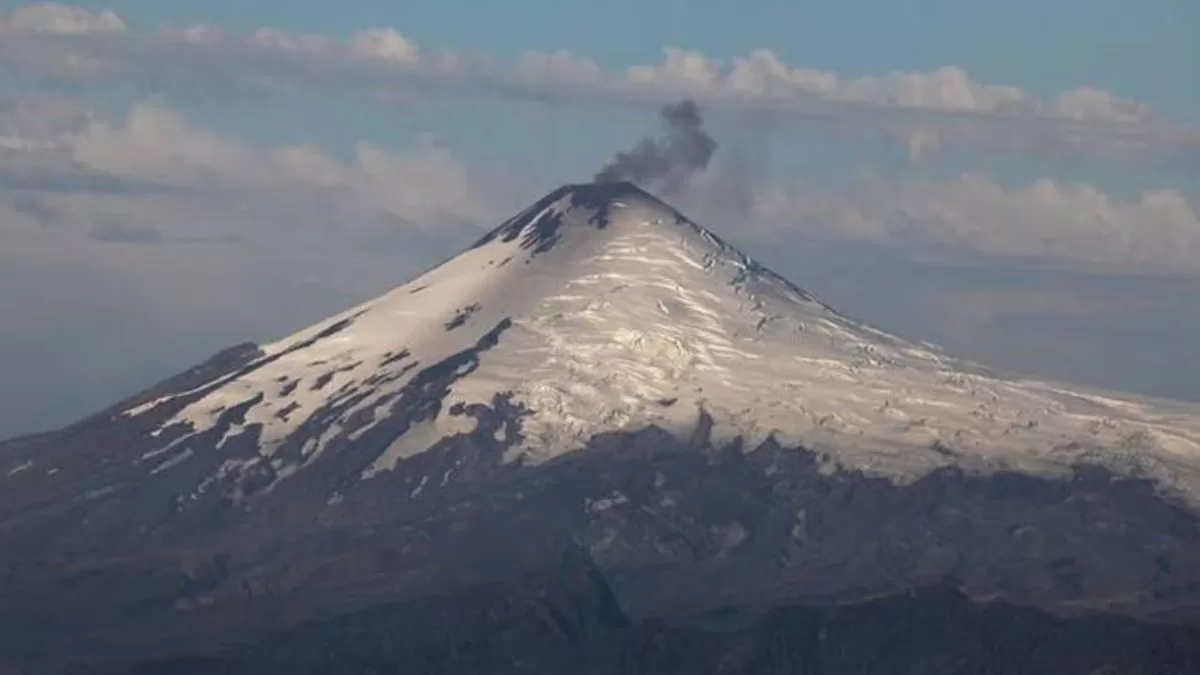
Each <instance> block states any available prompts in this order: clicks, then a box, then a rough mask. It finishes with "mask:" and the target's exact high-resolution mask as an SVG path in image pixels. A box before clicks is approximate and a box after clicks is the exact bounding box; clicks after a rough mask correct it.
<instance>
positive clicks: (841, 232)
mask: <svg viewBox="0 0 1200 675" xmlns="http://www.w3.org/2000/svg"><path fill="white" fill-rule="evenodd" d="M750 203H751V204H752V206H751V218H752V220H754V221H755V222H757V223H759V224H760V227H765V228H767V231H768V232H775V234H776V236H777V234H778V230H777V229H776V228H779V227H803V228H804V229H805V231H807V232H810V233H819V234H823V235H835V236H840V237H847V236H848V237H852V238H855V239H860V240H865V241H872V242H878V243H885V244H893V245H903V246H906V247H913V248H916V249H920V250H926V251H928V250H938V249H943V250H946V249H948V250H950V251H958V252H963V251H969V252H977V253H986V254H1000V255H1020V256H1040V257H1048V258H1056V259H1061V260H1072V261H1079V262H1093V263H1106V264H1112V265H1120V266H1122V267H1125V268H1130V267H1140V268H1159V269H1164V270H1170V271H1173V272H1177V273H1185V274H1189V275H1194V274H1195V270H1197V269H1200V209H1197V207H1196V206H1195V205H1194V204H1192V203H1191V202H1190V201H1189V199H1188V198H1187V197H1186V196H1185V195H1184V194H1183V193H1182V192H1180V191H1178V190H1174V189H1167V188H1163V189H1154V190H1146V191H1144V192H1142V193H1141V194H1140V195H1137V196H1135V197H1132V198H1128V199H1121V198H1118V197H1115V196H1113V195H1111V194H1108V193H1106V192H1105V191H1103V190H1101V189H1100V188H1098V187H1095V186H1093V185H1088V184H1083V183H1064V182H1058V181H1055V180H1051V179H1042V180H1038V181H1036V182H1033V183H1030V184H1027V185H1023V186H1005V185H1003V184H1001V183H1000V182H998V181H996V180H995V179H994V178H993V177H991V176H989V175H988V174H986V173H983V172H978V171H976V172H969V173H965V174H963V175H961V176H958V177H957V178H953V179H950V180H931V179H919V178H890V177H884V176H880V175H877V174H873V173H870V174H864V175H862V176H861V177H860V178H859V179H858V180H857V181H856V182H854V183H853V184H852V185H851V186H849V187H844V186H842V187H837V186H827V185H821V186H813V185H806V184H804V183H795V184H777V185H773V186H760V187H758V188H756V189H755V190H754V194H753V196H752V197H751V199H750Z"/></svg>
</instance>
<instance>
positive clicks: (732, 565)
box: [0, 183, 1200, 672]
mask: <svg viewBox="0 0 1200 675" xmlns="http://www.w3.org/2000/svg"><path fill="white" fill-rule="evenodd" d="M1198 508H1200V410H1198V409H1197V408H1196V407H1195V406H1188V405H1184V404H1181V403H1174V402H1170V401H1160V400H1148V399H1141V398H1133V397H1127V396H1124V397H1123V396H1117V395H1113V394H1108V393H1103V392H1096V391H1088V390H1082V389H1079V388H1073V387H1068V386H1064V385H1059V384H1055V383H1050V382H1041V381H1033V380H1028V379H1019V378H1014V377H1011V376H1006V375H1003V374H995V373H992V372H990V371H988V370H987V369H985V368H982V367H980V366H978V365H975V364H971V363H965V362H962V361H959V360H956V359H953V358H951V357H949V356H947V355H946V354H943V353H941V352H940V351H939V350H938V349H936V348H935V347H933V346H931V345H927V344H922V343H918V342H913V341H910V340H906V339H903V338H900V337H897V336H893V335H890V334H887V333H885V332H882V331H880V330H877V329H875V328H872V327H870V326H867V325H864V324H862V323H859V322H856V321H853V320H851V319H849V318H846V317H844V316H842V315H840V314H838V313H837V312H836V311H834V310H833V309H831V308H829V307H827V306H825V305H823V304H822V303H820V302H819V301H818V300H816V299H815V298H814V297H812V296H811V295H809V294H808V293H806V292H805V291H803V290H801V289H800V288H798V287H797V286H795V285H794V284H792V283H790V282H788V281H787V280H785V279H783V278H781V277H780V276H779V275H777V274H775V273H773V272H771V271H770V270H768V269H765V268H764V267H762V266H761V265H758V264H756V263H755V262H754V261H753V260H751V259H749V258H747V257H746V256H744V255H742V254H741V253H739V252H738V251H736V250H735V249H734V248H732V247H731V246H729V245H728V244H726V243H725V242H724V241H723V240H721V239H720V238H719V237H717V236H715V235H714V234H712V233H711V232H709V231H708V230H706V229H704V228H702V227H700V226H698V225H696V224H695V223H693V222H691V221H690V220H688V219H687V218H686V217H684V216H683V215H682V214H680V213H679V212H678V211H676V210H674V209H672V208H670V207H669V206H667V205H665V204H663V203H662V202H661V201H659V200H658V199H656V198H654V197H653V196H651V195H649V194H647V193H645V192H643V191H642V190H640V189H639V188H637V187H636V186H634V185H632V184H629V183H613V184H583V185H568V186H564V187H562V188H560V189H558V190H556V191H554V192H552V193H550V194H549V195H547V196H546V197H545V198H543V199H541V200H539V201H538V202H536V203H535V204H533V205H532V206H531V207H529V208H528V209H525V210H524V211H522V212H521V213H519V214H517V215H516V216H514V217H513V218H511V219H510V220H508V221H507V222H505V223H503V224H502V225H501V226H500V227H498V228H497V229H495V230H494V231H492V232H491V233H489V234H488V235H487V236H485V237H484V238H482V239H481V240H480V241H479V242H477V243H476V244H475V245H474V246H473V247H471V248H470V249H468V250H466V251H464V252H463V253H461V254H460V255H458V256H456V257H454V258H452V259H450V260H448V261H446V262H444V263H442V264H441V265H438V266H436V267H434V268H432V269H430V270H429V271H427V272H426V273H424V274H422V275H421V276H419V277H418V278H416V279H415V280H413V281H412V282H410V283H408V284H405V285H404V286H401V287H399V288H396V289H394V290H392V291H390V292H388V293H386V294H385V295H382V296H380V297H379V298H376V299H374V300H371V301H369V302H366V303H364V304H362V305H360V306H358V307H355V308H353V309H350V310H348V311H346V312H344V313H342V314H339V315H337V316H334V317H331V318H329V319H327V320H324V321H321V322H319V323H317V324H315V325H314V326H312V327H310V328H307V329H304V330H302V331H300V332H298V333H296V334H295V335H292V336H289V337H287V338H284V339H283V340H280V341H278V342H275V343H272V344H268V345H264V346H261V347H260V346H257V345H253V344H245V345H240V346H237V347H233V348H231V349H228V350H225V351H223V352H221V353H220V354H217V355H216V356H214V357H213V358H212V359H210V360H209V361H208V362H206V363H204V364H201V365H199V366H197V367H195V368H193V369H191V370H188V371H186V372H184V373H182V374H180V375H178V376H176V377H174V378H172V379H170V380H168V381H166V382H164V383H162V384H160V385H158V386H156V387H154V388H152V389H151V390H149V391H147V392H144V393H142V394H140V395H138V396H136V397H134V398H132V399H130V400H127V401H123V402H120V403H119V404H117V405H115V406H114V407H112V408H110V409H109V410H106V411H103V412H101V413H99V414H97V415H95V416H92V417H90V418H88V419H85V420H83V421H81V422H79V423H77V424H75V425H72V426H70V427H68V428H65V429H62V430H59V431H56V432H52V433H48V434H43V435H40V436H36V437H30V438H25V439H17V440H14V441H10V442H8V443H5V444H2V445H0V636H2V637H0V654H5V655H7V656H5V658H7V659H8V661H9V662H11V663H13V664H18V663H19V664H24V665H25V666H27V667H35V666H37V667H42V668H46V669H54V668H61V667H64V663H65V661H64V659H66V660H69V661H72V662H78V663H100V662H104V663H124V662H127V661H132V660H149V659H159V658H168V657H170V656H172V655H174V654H178V653H183V652H199V651H204V650H206V649H216V646H217V645H221V644H228V643H231V642H232V643H253V642H254V641H255V640H267V639H283V638H278V637H276V638H268V637H265V636H271V635H274V636H278V635H279V633H278V631H280V630H285V629H288V627H289V626H312V625H320V626H327V627H328V626H339V625H341V624H337V623H336V619H335V618H336V617H346V616H353V615H355V613H358V612H363V611H370V608H373V607H380V606H385V605H388V606H390V605H391V604H392V603H398V602H401V603H402V602H408V601H412V602H417V600H415V599H418V598H426V599H428V598H461V597H463V596H462V593H464V592H466V591H464V589H472V588H479V587H481V586H480V585H483V586H482V587H488V586H487V585H488V584H507V583H511V582H512V580H514V579H521V578H525V577H526V576H527V575H530V574H534V575H535V577H536V576H537V575H539V574H540V575H543V576H544V575H545V573H546V570H547V568H548V567H550V568H553V567H554V564H555V563H549V562H547V561H557V560H559V559H560V558H561V557H562V556H564V555H568V554H569V555H571V556H581V557H582V559H584V560H586V561H587V563H586V565H587V569H589V570H592V571H594V572H595V574H596V575H598V576H599V577H600V578H602V579H603V586H604V588H605V589H606V590H605V592H606V593H609V592H611V594H612V597H613V598H614V602H615V603H616V604H617V606H619V607H620V612H621V616H622V617H624V619H623V620H624V621H626V622H634V623H635V624H636V625H638V626H641V625H642V624H641V623H638V622H643V621H648V620H652V619H653V620H658V619H664V618H672V617H694V616H701V615H704V613H705V612H709V611H711V610H713V609H714V608H717V607H737V608H738V611H745V612H751V613H763V612H770V611H771V608H777V607H780V606H783V605H789V606H792V607H799V606H802V605H804V606H812V607H826V608H828V607H832V606H837V605H845V604H847V603H856V602H865V601H868V600H871V599H874V598H879V597H881V596H887V595H890V594H896V593H905V592H908V591H909V590H911V589H914V588H922V587H928V586H931V585H933V586H935V587H937V588H947V587H950V588H953V589H955V592H956V593H960V594H961V598H967V599H970V600H971V601H973V602H976V601H977V602H985V601H993V600H1002V601H1003V602H1004V603H1008V604H1004V605H997V607H1001V606H1002V607H1009V606H1011V605H1025V606H1028V607H1029V609H1028V611H1031V612H1048V613H1049V614H1045V615H1044V616H1045V617H1047V618H1046V619H1045V620H1046V621H1049V622H1051V624H1048V625H1054V624H1053V622H1054V621H1060V620H1061V621H1068V620H1069V619H1067V618H1062V617H1064V616H1065V615H1078V614H1081V613H1091V612H1104V613H1107V614H1110V615H1113V614H1116V615H1123V616H1124V617H1127V619H1122V620H1129V621H1134V622H1135V624H1136V625H1139V626H1140V625H1144V624H1138V623H1136V622H1146V621H1155V622H1161V621H1166V622H1193V621H1196V620H1197V619H1198V617H1200V611H1198V610H1200V527H1198V520H1197V513H1198V511H1197V509H1198ZM589 574H590V573H589ZM553 576H554V575H553V574H551V575H550V577H551V578H553ZM537 578H542V577H537ZM589 578H590V577H589ZM947 585H949V586H947ZM522 588H526V586H522ZM546 588H547V589H551V590H547V591H545V592H544V593H543V592H539V593H540V595H539V594H537V593H535V594H534V595H535V596H537V597H542V596H545V595H546V594H547V593H549V594H550V595H551V596H553V595H555V594H556V593H559V592H560V591H555V590H553V589H560V588H561V585H558V584H554V583H551V584H548V585H547V586H546ZM522 592H524V591H522ZM521 597H524V596H521ZM922 597H924V596H922ZM939 597H941V596H939ZM955 597H960V596H955ZM427 601H428V600H422V601H420V602H427ZM430 602H431V601H430ZM447 602H457V601H456V600H447ZM502 604H503V603H502ZM468 606H473V605H468ZM480 611H483V610H480ZM489 611H490V610H489ZM582 611H584V612H585V613H587V612H590V611H592V609H587V610H582ZM597 611H599V610H597ZM813 611H824V610H816V609H814V610H813ZM830 611H832V610H830ZM1013 611H1016V610H1013ZM1021 611H1025V610H1021ZM951 614H952V613H951ZM603 615H605V614H604V611H600V614H598V615H597V616H603ZM755 616H759V614H755ZM1039 616H1043V615H1041V614H1039ZM1055 617H1057V618H1055ZM330 621H334V623H332V624H330V623H328V622H330ZM756 621H757V620H756ZM314 622H315V623H314ZM322 622H326V623H322ZM449 623H452V624H454V625H459V626H465V625H474V624H471V623H470V622H463V621H459V620H455V621H453V622H449ZM449 623H448V624H447V625H449ZM481 625H482V624H481ZM755 625H759V624H757V623H756V624H755ZM1071 625H1076V624H1071ZM1088 625H1090V624H1088ZM1145 625H1148V624H1145ZM329 630H330V631H333V633H332V634H340V633H339V632H338V631H342V630H343V629H342V628H329ZM480 630H483V629H480ZM1146 630H1152V629H1151V628H1146ZM1163 630H1167V629H1163ZM481 635H490V633H489V632H487V631H485V632H484V633H481ZM1097 635H1099V634H1097ZM66 636H70V639H71V640H72V643H71V644H72V645H73V646H72V649H71V650H69V651H70V653H69V654H64V651H63V649H62V641H63V640H64V639H65V637H66ZM330 639H331V640H333V638H330ZM396 639H397V640H398V641H399V643H401V644H404V638H403V636H400V637H397V638H396ZM1156 639H1157V638H1156ZM334 641H335V642H336V640H334ZM1185 642H1186V640H1185ZM1155 644H1158V643H1155ZM1187 644H1191V643H1187ZM530 647H531V648H533V645H532V644H531V645H530ZM506 654H507V652H506ZM258 666H259V667H261V666H262V664H261V663H260V664H258ZM363 672H369V671H363ZM431 672H432V671H431ZM497 672H500V671H497ZM530 672H532V671H530ZM614 672H617V671H614ZM631 672H633V671H631ZM763 672H768V671H763ZM770 672H774V671H770ZM780 672H784V671H780ZM864 672H866V671H864ZM931 672H932V671H931ZM947 672H952V671H947ZM1064 672H1065V671H1064ZM1117 672H1124V671H1117ZM1174 672H1180V671H1174Z"/></svg>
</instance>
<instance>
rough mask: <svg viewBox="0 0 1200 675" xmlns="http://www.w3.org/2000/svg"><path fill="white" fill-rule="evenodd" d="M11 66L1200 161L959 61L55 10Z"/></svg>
mask: <svg viewBox="0 0 1200 675" xmlns="http://www.w3.org/2000/svg"><path fill="white" fill-rule="evenodd" d="M0 65H3V66H4V67H6V68H9V69H12V70H13V72H18V73H20V74H22V75H23V76H26V77H31V78H35V79H36V78H41V79H44V80H46V81H53V82H67V83H72V84H81V83H82V84H87V83H106V82H114V81H119V82H122V83H124V84H126V85H130V86H134V87H143V88H146V89H150V90H153V91H154V92H157V93H168V94H170V93H179V94H184V95H187V96H196V95H199V94H207V95H221V96H229V95H247V94H253V95H286V94H289V93H297V92H306V91H318V92H329V91H334V92H343V93H348V94H353V95H359V96H363V97H366V98H368V99H370V100H373V101H377V102H379V103H381V104H386V105H394V104H397V103H398V102H401V103H404V104H411V103H413V102H419V101H421V100H425V99H429V98H436V97H445V96H485V97H493V98H501V99H511V100H521V101H538V102H544V103H547V104H553V105H572V106H596V105H604V104H609V105H623V106H654V107H660V106H662V105H664V104H667V103H670V102H673V101H677V100H680V99H682V98H690V99H692V100H694V101H695V102H697V103H698V104H700V105H703V106H705V107H706V108H708V109H710V110H712V111H720V112H724V113H727V114H739V115H743V116H744V117H746V118H748V119H753V120H755V121H756V123H758V124H761V125H766V126H774V127H782V128H790V127H795V126H797V125H806V126H811V125H814V124H819V125H823V127H822V128H824V129H827V130H830V131H831V132H836V133H843V134H854V135H864V134H865V135H869V136H878V137H880V138H886V139H890V140H892V141H895V142H898V143H900V144H902V145H903V146H904V148H905V149H906V150H907V151H908V152H909V153H910V155H911V156H913V157H914V158H920V157H924V156H927V155H930V154H932V153H936V152H940V151H946V150H972V151H975V150H978V151H1007V152H1021V153H1045V152H1058V153H1064V152H1066V153H1085V154H1097V153H1099V154H1101V155H1104V156H1105V157H1109V158H1138V159H1140V160H1143V161H1145V160H1148V159H1154V160H1155V161H1161V162H1165V163H1167V164H1183V165H1185V166H1188V167H1191V168H1194V167H1195V166H1196V164H1197V163H1196V161H1195V160H1196V159H1197V157H1198V154H1200V129H1198V128H1197V126H1195V125H1185V124H1181V123H1177V122H1172V121H1170V120H1167V119H1165V118H1163V117H1162V116H1161V115H1159V114H1158V113H1157V112H1156V111H1155V110H1154V109H1153V108H1151V107H1150V106H1148V105H1146V104H1144V103H1141V102H1139V101H1135V100H1131V99H1128V98H1124V97H1121V96H1118V95H1116V94H1113V93H1111V92H1107V91H1104V90H1101V89H1097V88H1093V87H1080V88H1077V89H1073V90H1070V91H1066V92H1063V93H1061V94H1059V95H1057V96H1055V97H1053V98H1049V99H1044V98H1039V97H1038V96H1036V95H1034V94H1032V93H1031V92H1028V91H1026V90H1023V89H1021V88H1018V87H1014V86H1009V85H998V84H985V83H980V82H977V81H975V80H973V79H972V78H971V76H970V75H969V74H968V73H967V72H965V71H964V70H962V69H961V68H958V67H955V66H946V67H943V68H939V69H936V70H933V71H930V72H895V73H885V74H881V75H873V76H865V77H858V78H845V77H842V76H839V75H838V74H836V73H831V72H826V71H820V70H815V69H811V68H806V67H803V66H797V65H791V64H788V63H786V62H784V61H783V60H782V59H781V58H780V57H779V56H778V55H777V54H776V53H775V52H773V51H771V50H768V49H758V50H754V51H752V52H751V53H749V54H747V55H744V56H740V57H736V58H734V59H732V60H731V61H730V62H729V63H720V62H718V61H716V60H714V59H712V58H709V57H707V56H705V55H704V54H701V53H698V52H695V51H688V50H684V49H679V48H668V49H667V50H666V51H665V57H664V60H663V61H662V62H661V63H658V64H647V65H638V66H634V67H631V68H628V69H626V70H623V71H613V70H608V69H606V68H604V67H602V66H600V65H598V64H597V63H595V62H593V61H590V60H588V59H586V58H582V57H579V56H576V55H573V54H570V53H567V52H558V53H550V54H547V53H529V54H526V55H525V56H523V57H522V58H520V59H518V60H517V61H515V62H512V63H507V62H500V61H497V60H495V59H491V58H488V57H485V56H480V55H476V54H470V53H465V52H457V51H445V50H441V51H438V50H428V49H425V48H423V47H421V46H419V45H417V44H416V43H415V42H414V41H413V40H411V39H409V38H407V37H406V36H404V35H403V34H401V33H399V32H397V31H396V30H395V29H392V28H386V27H379V28H372V29H369V30H364V31H361V32H358V33H356V34H354V35H352V36H350V37H349V38H346V39H335V38H331V37H329V36H325V35H319V34H305V33H294V32H288V31H283V30H278V29H273V28H262V29H259V30H258V31H255V32H253V33H249V34H238V33H231V32H228V31H225V30H222V29H220V28H216V27H213V26H204V25H194V26H183V27H158V28H151V29H140V28H135V27H132V26H131V25H129V24H128V23H127V22H126V21H125V20H123V19H122V18H121V17H120V16H118V15H116V14H114V13H112V12H107V11H106V12H91V11H88V10H85V9H82V8H77V7H71V6H67V5H61V4H55V3H42V4H35V5H29V6H25V7H19V8H16V9H14V10H12V11H11V12H9V13H8V14H7V15H3V16H0Z"/></svg>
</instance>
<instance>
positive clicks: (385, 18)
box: [74, 0, 1200, 119]
mask: <svg viewBox="0 0 1200 675" xmlns="http://www.w3.org/2000/svg"><path fill="white" fill-rule="evenodd" d="M74 4H76V5H79V6H83V7H93V8H107V9H113V10H115V11H117V12H118V13H119V14H121V15H122V16H125V17H129V18H130V19H131V20H132V21H134V22H137V23H142V24H154V23H163V22H169V23H181V24H182V23H193V22H207V23H217V24H221V25H224V26H228V27H231V28H238V29H242V30H251V29H254V28H258V27H261V26H274V27H280V28H288V29H292V30H300V31H311V32H321V33H340V34H349V33H351V32H353V31H355V30H360V29H363V28H367V27H372V26H391V27H395V28H397V29H398V30H400V31H401V32H402V33H404V34H406V35H409V36H412V37H414V38H415V39H417V40H418V41H419V42H421V43H423V44H426V45H432V46H443V47H448V48H454V49H464V50H478V51H482V52H486V53H489V54H492V55H495V56H498V57H512V56H516V55H518V54H520V53H522V52H524V51H527V50H538V51H554V50H559V49H565V50H570V51H572V52H575V53H578V54H584V55H587V56H589V57H591V58H593V59H596V60H598V61H600V62H602V63H604V64H607V65H610V66H614V67H623V66H627V65H631V64H633V63H644V62H651V61H655V60H657V59H658V58H659V56H660V54H661V50H662V48H663V46H666V45H674V46H680V47H686V48H689V49H697V50H700V51H703V52H705V53H707V54H710V55H712V56H715V57H724V58H728V57H731V56H733V55H736V54H743V53H745V52H747V51H749V50H751V49H754V48H757V47H770V48H772V49H774V50H776V51H777V52H779V53H780V54H781V55H782V56H783V57H784V58H785V60H787V61H789V62H792V63H802V64H806V65H808V66H811V67H815V68H820V69H827V70H834V71H838V72H840V73H844V74H846V75H852V76H853V75H866V74H870V73H878V72H883V71H888V70H896V69H900V70H930V69H933V68H936V67H938V66H943V65H958V66H961V67H963V68H965V69H966V70H967V71H968V72H970V73H972V74H973V75H974V76H976V77H977V78H979V79H982V80H984V81H988V82H999V83H1012V84H1018V85H1020V86H1022V87H1025V88H1027V89H1030V90H1032V91H1035V92H1038V93H1042V94H1052V93H1055V92H1057V91H1061V90H1065V89H1068V88H1071V87H1074V86H1078V85H1080V84H1091V85H1094V86H1099V87H1103V88H1105V89H1109V90H1112V91H1114V92H1116V93H1119V94H1122V95H1126V96H1132V97H1135V98H1138V99H1141V100H1144V101H1148V102H1150V103H1152V104H1154V105H1156V106H1159V107H1161V108H1162V109H1163V111H1164V112H1165V113H1167V114H1168V115H1169V116H1172V117H1184V118H1187V117H1191V118H1193V119H1194V118H1196V117H1200V65H1198V64H1200V34H1198V33H1200V5H1198V4H1197V3H1195V2H1192V0H1141V1H1139V2H1137V3H1130V2H1129V1H1128V0H1055V1H1054V2H1043V1H1042V0H1012V1H1009V2H995V1H987V2H981V1H979V0H902V1H897V2H878V1H877V0H826V1H823V2H812V1H809V2H796V1H791V0H736V1H729V0H722V1H717V0H686V1H685V0H650V1H649V2H645V1H643V2H638V1H636V0H575V1H562V0H509V1H507V2H477V1H475V0H404V1H403V2H385V1H383V0H341V1H340V2H337V3H335V4H330V3H327V2H323V1H321V0H257V1H255V2H246V1H244V0H202V1H201V0H172V1H171V2H163V1H162V0H83V1H80V2H77V3H74Z"/></svg>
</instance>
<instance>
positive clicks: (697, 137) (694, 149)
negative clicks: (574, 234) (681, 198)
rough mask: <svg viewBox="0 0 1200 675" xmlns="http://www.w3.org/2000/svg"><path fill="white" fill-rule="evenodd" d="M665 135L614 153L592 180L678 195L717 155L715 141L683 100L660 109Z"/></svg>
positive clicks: (690, 103)
mask: <svg viewBox="0 0 1200 675" xmlns="http://www.w3.org/2000/svg"><path fill="white" fill-rule="evenodd" d="M660 116H661V118H662V121H663V124H664V125H665V126H666V129H665V133H664V135H663V136H662V137H661V138H658V139H655V138H646V139H643V140H642V141H641V142H639V143H638V144H637V145H635V146H634V147H633V149H632V150H629V151H626V152H618V153H617V156H616V157H614V158H613V159H612V161H611V162H609V163H608V164H607V165H606V166H605V167H604V168H602V169H600V171H598V172H597V173H596V175H595V177H594V179H593V180H595V181H596V182H598V183H613V182H617V181H626V180H627V181H632V182H634V183H637V184H639V185H641V186H642V187H645V188H648V189H651V190H654V191H656V192H658V193H660V194H662V195H672V194H675V193H677V192H679V191H680V190H681V189H682V188H683V187H684V186H685V185H686V184H687V182H688V181H689V180H691V178H692V176H694V175H696V174H697V173H698V172H700V171H703V170H704V169H705V167H707V166H708V162H709V160H710V159H712V156H713V153H715V152H716V151H717V141H716V140H715V139H713V137H712V136H709V135H708V133H707V132H706V131H705V130H704V119H703V117H701V115H700V108H699V106H697V105H696V102H695V101H692V100H691V99H685V100H683V101H680V102H679V103H671V104H668V105H666V106H664V107H663V109H662V112H661V113H660Z"/></svg>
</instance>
